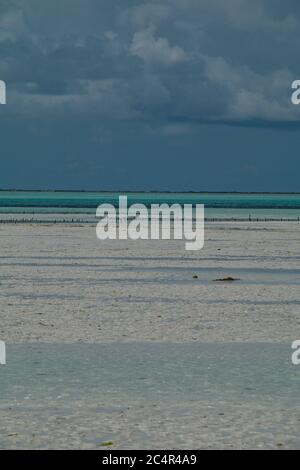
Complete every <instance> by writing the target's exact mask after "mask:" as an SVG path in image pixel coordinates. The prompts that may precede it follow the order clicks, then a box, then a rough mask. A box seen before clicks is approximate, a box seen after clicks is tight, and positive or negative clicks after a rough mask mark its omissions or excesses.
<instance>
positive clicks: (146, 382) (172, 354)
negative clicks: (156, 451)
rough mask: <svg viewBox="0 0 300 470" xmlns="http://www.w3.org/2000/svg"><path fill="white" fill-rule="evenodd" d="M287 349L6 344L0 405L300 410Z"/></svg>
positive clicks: (298, 381) (299, 381) (299, 372)
mask: <svg viewBox="0 0 300 470" xmlns="http://www.w3.org/2000/svg"><path fill="white" fill-rule="evenodd" d="M291 353H292V350H291V346H290V345H288V344H274V345H273V344H267V343H266V344H262V343H256V344H249V343H248V344H247V343H246V344H240V343H235V344H211V343H207V344H205V343H192V344H190V343H187V344H171V343H166V344H160V343H155V344H147V343H130V344H120V343H119V344H118V343H115V344H80V343H78V344H69V345H68V344H26V345H25V344H23V345H8V348H7V357H8V364H7V366H3V367H1V368H0V377H1V381H0V404H1V402H3V401H11V402H13V401H22V400H24V399H26V400H32V402H34V401H35V400H43V401H45V402H47V400H52V399H57V398H58V397H59V398H60V399H62V400H64V399H65V400H70V399H72V398H73V399H78V398H80V397H82V398H85V399H92V400H100V401H102V402H103V403H110V404H111V405H112V404H119V405H122V404H123V405H124V403H128V404H129V403H130V404H132V403H134V404H136V403H137V402H138V403H144V404H147V403H156V402H157V400H158V399H164V398H166V399H170V400H173V399H176V400H177V401H178V402H180V401H181V400H184V401H185V402H190V403H191V404H192V401H193V400H195V399H198V398H199V397H201V398H203V399H209V400H211V402H212V404H213V403H214V402H215V401H218V400H223V399H226V400H228V401H231V402H233V403H234V402H235V401H236V400H238V401H243V400H244V401H246V402H249V400H251V401H253V403H257V404H258V403H261V402H274V401H276V400H277V401H278V402H281V403H282V405H283V404H284V403H288V404H289V405H292V404H294V405H295V406H298V405H299V387H300V368H299V369H298V368H297V367H296V366H293V365H292V362H291Z"/></svg>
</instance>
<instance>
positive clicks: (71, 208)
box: [0, 191, 300, 220]
mask: <svg viewBox="0 0 300 470" xmlns="http://www.w3.org/2000/svg"><path fill="white" fill-rule="evenodd" d="M121 194H122V195H127V197H128V204H133V203H137V202H138V203H142V204H145V205H146V206H150V205H151V204H152V203H163V202H164V203H168V204H174V203H179V204H194V205H195V204H197V203H198V204H204V205H205V215H206V217H207V218H220V219H231V218H238V219H240V218H241V219H249V217H251V218H259V219H266V218H270V219H278V220H281V219H295V220H297V219H298V218H300V193H299V194H298V193H297V194H282V193H276V194H275V193H274V194H270V193H260V194H259V193H249V194H248V193H171V192H147V193H145V192H129V193H126V192H120V193H119V192H80V191H78V192H75V191H74V192H70V191H0V219H3V218H7V215H8V214H12V215H13V214H15V215H17V214H18V215H20V214H27V215H28V214H33V215H35V216H36V215H38V214H44V215H50V214H66V215H67V214H80V215H81V216H82V217H83V216H84V214H87V215H90V216H91V215H94V214H95V210H96V208H97V206H98V205H99V204H102V203H104V202H105V203H111V204H114V205H118V197H119V195H121ZM1 215H2V216H1ZM4 216H5V217H4ZM83 218H84V217H83Z"/></svg>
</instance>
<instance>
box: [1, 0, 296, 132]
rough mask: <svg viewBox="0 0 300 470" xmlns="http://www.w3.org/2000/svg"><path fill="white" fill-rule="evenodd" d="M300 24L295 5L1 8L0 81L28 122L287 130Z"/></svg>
mask: <svg viewBox="0 0 300 470" xmlns="http://www.w3.org/2000/svg"><path fill="white" fill-rule="evenodd" d="M299 27H300V5H299V2H298V1H296V0H286V1H285V2H282V1H279V0H272V1H271V0H227V1H226V2H224V1H223V0H222V1H221V0H160V1H158V0H157V1H155V0H152V1H151V2H150V1H139V2H137V1H134V0H132V1H130V0H122V1H121V0H119V1H117V0H110V1H108V0H106V1H102V0H100V1H99V0H51V1H42V2H41V1H40V0H15V1H13V0H12V1H4V2H2V3H1V8H0V77H1V79H5V80H6V81H7V83H8V86H9V88H10V104H11V106H10V107H8V108H9V113H15V114H20V115H22V116H24V115H26V116H28V117H30V116H31V115H33V116H36V115H40V114H43V115H50V116H52V115H54V116H55V115H63V116H65V115H74V114H75V115H82V119H84V118H85V117H87V116H88V117H91V116H97V117H98V118H99V119H101V118H103V119H108V118H109V119H112V120H126V121H131V120H132V121H136V120H141V121H142V122H145V125H146V126H150V127H151V126H152V128H153V126H157V124H158V123H161V126H162V128H163V129H168V131H171V130H172V126H174V132H176V130H178V131H179V130H180V129H181V130H182V129H188V126H187V123H189V125H192V124H193V123H198V122H200V123H201V122H202V123H230V124H234V123H237V124H244V125H247V123H249V124H251V125H253V123H254V122H257V123H264V124H268V125H272V124H274V123H280V122H286V123H289V122H294V121H296V120H298V119H299V117H300V114H299V111H298V108H296V107H293V106H291V104H290V84H291V82H292V80H294V79H295V78H298V71H297V64H296V63H295V58H296V57H297V52H298V50H299V46H300V36H299ZM180 123H182V124H183V126H180ZM158 127H159V125H158Z"/></svg>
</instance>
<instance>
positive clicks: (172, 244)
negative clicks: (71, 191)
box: [0, 222, 300, 449]
mask: <svg viewBox="0 0 300 470" xmlns="http://www.w3.org/2000/svg"><path fill="white" fill-rule="evenodd" d="M0 247H1V249H0V265H1V271H0V312H1V323H0V340H3V341H5V342H6V343H7V347H8V355H7V360H8V363H7V365H6V366H0V378H1V382H0V393H1V395H0V448H14V447H18V448H97V449H99V448H100V449H101V448H104V447H105V446H101V442H102V443H103V442H107V441H112V442H113V444H112V447H113V448H122V449H125V448H148V449H149V448H156V449H159V448H171V449H172V448H173V449H176V448H177V449H180V448H282V447H283V448H299V447H300V444H299V439H298V435H299V431H300V407H299V406H298V400H297V396H296V394H295V393H294V391H295V390H297V389H299V385H300V369H299V370H298V369H297V367H295V366H291V363H290V356H291V343H292V341H294V340H295V339H298V338H299V337H300V296H299V285H300V268H299V261H300V255H299V223H298V222H242V223H238V222H235V223H231V222H222V223H217V222H216V223H208V224H206V233H205V247H204V249H203V250H201V251H199V252H188V251H185V249H184V241H155V242H154V241H138V242H132V241H131V242H129V241H123V242H121V241H107V242H100V241H99V240H97V238H96V235H95V226H94V225H89V224H82V225H76V224H45V225H41V224H16V225H14V224H7V225H6V224H4V225H0ZM228 276H230V277H232V278H235V279H237V280H235V281H227V282H226V281H216V279H222V278H226V277H228ZM153 343H157V344H156V346H155V347H157V348H163V347H164V345H165V347H166V349H165V350H164V349H161V356H160V360H157V361H156V363H155V364H156V365H155V367H154V365H153V366H151V364H150V366H148V369H147V376H146V378H147V380H149V381H150V383H151V381H153V380H154V377H155V374H154V370H160V367H161V363H162V362H164V363H167V365H168V364H172V366H173V365H174V364H173V363H175V366H176V367H178V368H179V369H180V370H181V373H180V375H178V377H177V379H178V378H179V377H181V378H182V377H183V378H184V380H183V383H182V384H181V386H179V388H178V389H177V388H176V387H177V386H176V384H177V383H178V381H177V380H175V379H176V373H175V372H174V371H173V375H174V373H175V379H174V384H175V385H174V390H175V391H176V393H175V392H174V393H171V391H170V390H169V389H168V387H166V383H165V382H167V381H168V374H169V369H168V368H167V369H166V370H164V377H165V382H164V381H163V382H159V383H156V382H155V380H154V382H153V383H154V384H156V386H155V387H152V388H151V390H150V392H151V393H150V392H149V390H148V389H147V390H148V392H149V393H148V394H146V397H145V393H146V392H145V388H143V387H142V388H139V387H138V386H137V383H138V382H137V380H138V377H139V376H136V377H135V381H133V390H135V389H136V390H137V392H138V393H137V394H136V396H135V400H132V399H131V398H130V397H131V395H132V390H131V389H130V387H125V386H124V387H123V386H122V384H123V383H125V382H126V380H125V377H126V376H127V375H126V374H125V375H124V376H122V377H121V378H120V380H119V382H116V383H112V384H110V385H107V387H106V384H108V382H109V379H108V378H109V377H110V375H113V371H114V364H116V363H118V361H119V359H118V358H117V357H115V356H114V354H112V355H109V356H108V357H111V356H112V361H113V362H112V363H110V361H109V360H106V361H105V362H103V363H101V368H100V369H99V368H98V369H96V371H95V369H94V368H93V367H91V364H90V362H89V366H88V367H87V371H89V370H90V372H89V373H88V375H87V376H86V377H85V378H84V383H87V384H88V385H89V384H90V387H87V389H86V392H85V393H84V394H83V393H82V392H81V386H82V380H83V379H82V377H81V372H80V371H81V370H82V369H84V367H79V366H77V365H76V364H77V362H78V361H77V362H76V361H74V362H72V357H73V356H74V354H75V355H76V353H77V352H78V354H79V352H80V351H81V349H80V348H81V347H84V346H87V347H88V346H89V345H91V346H94V347H96V346H97V345H98V346H99V348H100V349H99V352H98V354H99V355H100V356H101V354H102V352H101V347H102V346H103V345H107V347H114V346H115V347H118V348H119V347H127V348H129V349H127V350H126V351H125V353H123V354H125V355H127V356H130V357H131V362H130V364H127V366H128V370H127V374H128V376H130V374H131V373H132V370H133V369H134V366H133V364H135V362H136V363H140V366H141V370H140V371H139V374H141V375H142V373H143V370H144V368H145V360H146V359H143V357H144V356H143V354H144V353H143V354H142V356H141V350H140V349H139V348H147V347H150V348H151V345H153ZM205 344H208V348H209V347H211V346H214V345H217V348H218V349H217V353H218V354H217V356H213V358H212V357H211V356H210V353H209V350H207V349H205V348H204V350H203V352H202V353H201V354H202V356H201V357H200V359H199V361H198V362H197V361H196V366H195V364H194V359H193V358H194V357H196V356H194V355H193V354H194V353H193V352H192V351H193V349H192V348H193V347H194V346H196V347H197V345H199V347H202V346H201V345H205ZM245 344H246V345H247V344H249V346H250V345H252V346H253V345H254V346H253V347H254V349H253V351H255V350H257V351H260V348H261V347H265V348H268V347H277V348H278V349H276V351H275V352H276V354H277V356H276V357H277V362H279V363H280V361H284V364H285V366H284V367H281V368H280V367H279V368H276V361H275V359H274V361H275V365H274V367H273V366H272V367H271V365H270V364H272V361H271V360H270V359H268V360H267V359H265V360H264V359H263V358H264V356H263V358H262V359H260V358H261V356H260V355H259V354H258V353H257V354H256V355H255V354H252V353H251V354H250V359H251V360H250V362H249V361H248V362H247V361H246V359H245V356H244V355H243V354H241V353H240V352H239V353H236V352H235V350H234V349H230V348H234V345H236V347H237V348H239V349H238V350H237V351H242V350H243V349H242V348H243V347H246V346H245ZM64 345H65V346H64ZM147 345H148V346H147ZM184 345H185V347H186V348H187V349H186V350H185V352H184V353H183V354H182V355H181V354H178V355H177V356H176V360H175V359H174V358H173V356H174V354H175V353H176V351H177V350H179V351H180V348H181V347H183V346H184ZM209 345H210V346H209ZM243 345H244V346H243ZM68 346H69V347H71V348H75V349H72V353H71V352H70V351H69V352H68V349H67V350H66V351H67V352H65V353H64V357H65V356H66V357H68V358H70V363H66V362H64V367H65V370H69V369H71V376H70V377H71V378H70V383H71V384H72V387H71V385H70V384H69V385H68V386H70V389H71V388H72V390H73V391H74V395H72V399H71V400H70V397H69V396H68V394H67V395H66V396H64V393H65V392H66V389H67V385H66V384H65V383H64V380H63V379H62V381H61V382H60V387H59V388H58V389H57V388H55V387H54V391H53V393H52V394H51V392H49V397H48V398H45V394H47V390H48V389H47V387H48V388H49V390H50V389H51V387H52V385H53V383H54V382H55V377H56V374H54V373H52V374H51V372H50V371H51V368H50V369H49V368H48V369H47V368H45V361H46V358H47V354H46V352H47V351H48V349H47V348H49V347H52V348H54V350H55V351H56V356H55V358H54V359H53V362H55V363H56V362H60V358H61V355H60V354H59V351H61V348H63V347H66V348H67V347H68ZM252 346H251V347H252ZM18 347H19V348H21V350H19V349H18ZM33 347H37V348H40V349H39V350H40V353H39V354H40V355H41V367H42V368H43V370H42V372H40V376H39V380H38V381H37V376H36V372H37V371H36V367H35V364H34V360H33V358H34V354H32V348H33ZM203 347H204V346H203ZM223 347H224V348H227V350H228V352H227V356H226V357H227V358H232V357H235V356H236V354H238V357H241V359H240V360H239V361H237V362H238V364H239V367H238V368H237V370H236V376H240V375H241V371H244V375H243V381H242V384H243V383H244V382H245V381H247V380H248V379H247V377H248V375H247V370H248V369H247V368H249V367H250V368H251V367H252V366H253V367H254V369H255V371H254V372H253V373H252V374H250V375H249V377H250V379H249V380H250V383H248V384H247V386H245V387H242V390H243V393H240V394H239V395H238V396H237V395H236V393H237V392H240V390H241V383H240V382H238V381H236V380H231V381H230V384H231V385H230V387H229V388H228V380H229V379H228V375H226V374H224V375H223V376H222V380H221V381H220V382H219V381H218V380H217V377H218V375H217V373H216V374H214V373H212V374H211V375H210V378H209V381H208V386H207V388H206V389H205V390H208V391H209V395H208V396H207V395H206V393H205V390H204V389H203V384H205V380H207V376H206V375H205V371H203V369H202V368H201V367H202V365H203V363H205V364H206V367H207V368H210V367H211V366H212V365H213V364H216V363H218V358H221V357H222V348H223ZM170 348H171V350H172V351H173V352H172V354H169V351H170ZM172 348H175V349H172ZM228 348H229V349H228ZM142 350H143V349H142ZM20 351H22V354H20ZM113 351H114V349H113ZM143 351H144V350H143ZM151 351H152V350H151V349H150V350H149V351H148V353H147V354H148V355H147V356H145V357H149V355H150V356H151V357H152V355H153V352H151ZM187 351H188V352H187ZM251 351H252V350H251ZM123 354H122V355H121V357H123ZM187 354H188V357H189V360H186V357H187ZM270 354H271V353H270ZM270 354H269V356H268V357H269V358H270V357H272V356H270ZM276 354H275V355H276ZM22 357H24V358H25V359H26V358H27V360H28V364H27V365H26V364H25V368H24V370H25V372H26V374H25V375H23V376H22V374H21V372H20V371H21V370H22V361H21V359H20V358H22ZM87 357H88V358H89V357H90V356H89V354H88V356H87ZM97 357H98V356H97ZM87 360H88V361H90V359H87ZM228 361H229V359H228V360H227V364H229V365H230V364H231V363H230V361H229V362H228ZM10 363H11V365H10ZM13 364H14V367H13V366H12V365H13ZM70 364H71V365H70ZM72 364H73V365H72ZM191 364H193V367H192V366H191ZM198 364H199V367H198ZM127 366H126V367H127ZM183 366H184V367H183ZM124 367H125V366H124ZM126 367H125V368H124V370H125V372H126ZM290 368H291V369H290ZM198 369H199V380H198V379H197V380H198V381H196V384H197V386H198V389H199V392H198V389H195V388H194V389H193V391H192V392H190V393H188V390H186V385H185V384H186V381H187V377H191V378H192V382H191V383H193V380H194V378H195V377H196V375H197V371H198ZM208 370H209V369H208ZM226 370H227V371H228V374H229V375H230V371H231V370H232V365H231V366H230V367H229V366H228V367H227V368H225V371H226ZM245 370H246V371H245ZM286 370H287V371H288V374H287V375H286V376H285V371H286ZM47 371H48V372H47ZM20 374H21V375H20ZM95 374H96V375H97V376H98V375H99V376H100V377H102V376H104V377H106V379H105V380H104V382H101V387H100V385H99V384H96V386H95V387H94V388H93V386H92V383H93V376H94V375H95ZM107 374H108V375H107ZM178 374H179V372H178ZM27 375H29V376H31V377H33V379H34V380H33V382H32V384H30V383H25V382H26V377H27ZM63 376H64V375H63ZM63 376H62V377H63ZM78 377H79V378H78ZM80 377H81V378H80ZM283 377H284V380H283ZM215 380H216V382H217V383H215ZM260 382H261V383H262V385H263V386H264V387H263V389H264V390H265V393H261V391H259V393H257V394H254V395H253V388H254V389H255V388H256V386H257V383H260ZM180 383H181V382H180ZM284 384H285V385H284ZM43 386H44V387H46V388H45V390H44V394H43V395H40V391H41V390H40V389H42V388H43ZM99 387H100V388H99ZM90 388H91V389H93V391H94V392H95V393H93V394H90V393H89V390H90ZM100 389H101V390H100ZM120 390H121V391H120ZM213 390H215V392H216V393H212V391H213ZM1 391H2V392H1ZM226 391H227V392H228V393H227V392H226ZM117 392H118V393H117ZM119 392H120V393H119ZM121 392H122V393H121ZM225 392H226V393H227V395H226V393H225ZM114 393H117V396H116V397H115V399H113V398H110V397H111V396H113V395H114ZM224 394H225V395H226V396H224ZM104 397H105V399H104Z"/></svg>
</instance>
